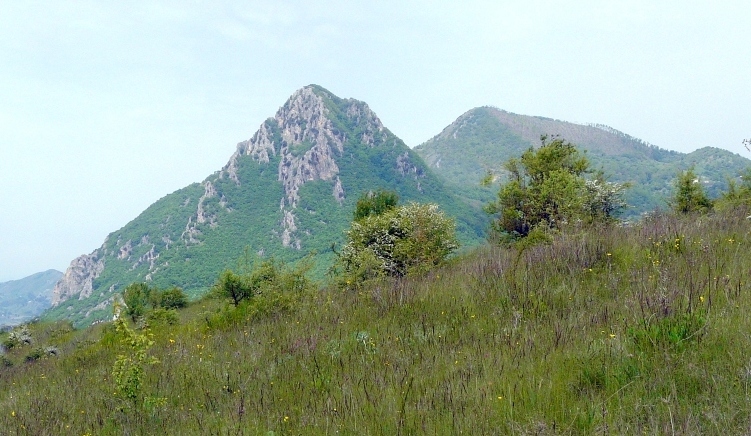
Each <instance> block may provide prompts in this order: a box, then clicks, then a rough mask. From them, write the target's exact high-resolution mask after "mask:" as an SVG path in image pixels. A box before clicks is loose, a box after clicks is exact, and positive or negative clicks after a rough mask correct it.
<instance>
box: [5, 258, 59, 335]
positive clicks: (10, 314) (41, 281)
mask: <svg viewBox="0 0 751 436" xmlns="http://www.w3.org/2000/svg"><path fill="white" fill-rule="evenodd" d="M62 275H63V273H61V272H60V271H56V270H54V269H51V270H48V271H44V272H40V273H36V274H32V275H30V276H28V277H24V278H22V279H20V280H11V281H9V282H3V283H0V327H2V326H13V325H17V324H20V323H22V322H25V321H28V320H30V319H32V318H34V317H35V316H39V315H40V314H41V313H42V312H44V311H45V310H46V309H48V308H49V307H50V305H51V304H52V289H53V288H54V286H55V283H57V281H58V280H59V279H60V277H62Z"/></svg>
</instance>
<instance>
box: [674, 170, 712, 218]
mask: <svg viewBox="0 0 751 436" xmlns="http://www.w3.org/2000/svg"><path fill="white" fill-rule="evenodd" d="M674 187H675V193H674V195H673V198H672V199H671V201H670V203H671V206H672V207H673V210H675V211H676V212H678V213H690V212H707V211H709V210H710V209H712V200H710V199H709V197H707V194H706V193H705V192H704V187H703V186H702V185H701V183H700V182H699V179H698V178H697V177H696V173H695V172H694V169H693V167H692V168H689V169H688V170H686V171H682V172H680V173H679V174H678V178H676V180H675V185H674Z"/></svg>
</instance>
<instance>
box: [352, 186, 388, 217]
mask: <svg viewBox="0 0 751 436" xmlns="http://www.w3.org/2000/svg"><path fill="white" fill-rule="evenodd" d="M397 203H399V195H398V194H397V193H396V192H394V191H384V190H380V191H376V192H368V193H367V194H365V195H363V196H361V197H360V198H359V199H358V200H357V204H356V205H355V213H354V220H355V221H359V220H361V219H363V218H366V217H369V216H375V215H381V214H383V213H384V212H387V211H389V210H391V209H393V208H395V207H396V205H397Z"/></svg>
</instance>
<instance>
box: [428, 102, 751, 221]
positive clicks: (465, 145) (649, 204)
mask: <svg viewBox="0 0 751 436" xmlns="http://www.w3.org/2000/svg"><path fill="white" fill-rule="evenodd" d="M553 133H557V134H561V135H562V136H564V137H565V138H566V139H568V140H569V141H571V142H573V143H575V144H576V145H577V147H579V150H580V151H586V152H587V158H588V159H589V161H590V163H591V165H590V167H591V168H593V169H596V170H601V171H603V172H605V173H606V174H609V175H610V179H609V180H610V181H611V182H614V183H619V184H624V183H630V184H631V188H630V189H629V190H628V191H627V192H625V193H624V200H625V201H626V202H627V203H628V204H629V205H630V207H629V208H627V209H625V210H624V211H623V216H624V217H625V218H626V219H629V220H635V219H638V218H639V217H640V216H641V215H643V214H645V213H649V212H651V211H653V210H655V209H658V208H665V206H666V202H667V200H668V199H669V198H670V195H671V194H672V181H673V180H674V178H675V174H676V173H678V172H679V171H683V170H686V169H687V168H690V167H691V166H694V168H695V171H696V174H697V175H698V176H699V177H701V179H702V181H703V182H704V186H705V188H706V191H707V194H708V195H709V196H710V197H712V198H715V197H718V196H719V195H720V194H721V193H722V192H724V191H726V190H727V179H728V178H735V177H736V176H737V175H738V174H739V173H741V172H742V171H743V170H745V168H747V167H748V166H749V165H750V164H751V161H749V160H748V159H747V158H746V157H747V156H746V157H742V156H739V155H737V154H735V153H731V152H729V151H725V150H720V149H717V148H713V147H705V148H701V149H698V150H696V151H694V152H692V153H688V154H683V153H678V152H675V151H669V150H665V149H661V148H659V147H656V146H653V145H650V144H648V143H645V142H643V141H641V140H638V139H636V138H633V137H631V136H629V135H626V134H624V133H622V132H619V131H617V130H615V129H612V128H609V127H606V126H591V125H579V124H573V123H568V122H564V121H558V120H551V119H549V118H542V117H532V116H525V115H517V114H513V113H509V112H505V111H502V110H499V109H496V108H492V107H481V108H476V109H472V110H471V111H469V112H467V113H465V114H464V115H462V116H461V117H459V118H458V119H457V120H456V121H455V122H454V123H453V124H451V125H450V126H448V127H447V128H446V129H444V131H443V132H441V133H440V134H439V135H437V136H436V137H434V138H432V139H431V140H429V141H427V142H426V143H424V144H421V145H419V146H417V147H415V151H416V152H417V153H418V154H419V155H420V156H421V157H422V158H423V159H424V160H425V162H427V164H428V166H429V167H430V169H431V170H432V171H434V172H435V173H436V174H438V175H439V176H440V177H441V178H442V179H443V180H444V181H445V182H446V183H447V184H449V185H450V186H451V187H452V188H453V189H454V190H455V192H457V193H458V194H459V195H461V196H462V197H464V198H466V199H468V200H469V201H472V202H475V203H474V204H483V203H486V202H488V201H491V200H493V199H494V198H495V194H496V192H495V191H494V190H491V189H490V188H488V187H485V188H483V187H480V186H478V181H479V180H480V179H481V178H482V177H483V175H484V174H485V173H486V172H487V171H489V170H490V171H493V172H496V171H497V170H498V169H499V168H501V167H502V165H503V163H504V162H507V161H508V160H509V159H511V158H518V157H519V156H520V155H521V154H522V153H523V152H524V151H525V150H526V149H528V148H529V147H530V146H537V145H538V144H539V142H538V138H539V137H540V135H542V134H553ZM495 176H496V177H499V178H501V179H502V180H501V181H505V177H506V174H504V173H495Z"/></svg>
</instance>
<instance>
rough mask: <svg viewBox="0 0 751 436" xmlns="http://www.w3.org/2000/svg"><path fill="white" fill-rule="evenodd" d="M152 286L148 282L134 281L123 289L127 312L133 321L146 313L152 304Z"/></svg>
mask: <svg viewBox="0 0 751 436" xmlns="http://www.w3.org/2000/svg"><path fill="white" fill-rule="evenodd" d="M150 297H151V288H150V287H149V285H147V284H146V283H132V284H130V285H128V287H127V288H125V290H124V291H123V301H124V302H125V314H126V315H128V316H129V317H130V318H131V319H132V320H133V322H135V321H136V320H137V319H138V318H140V317H142V316H144V315H145V314H146V310H147V309H148V308H149V307H150V306H151V303H152V301H151V298H150Z"/></svg>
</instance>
